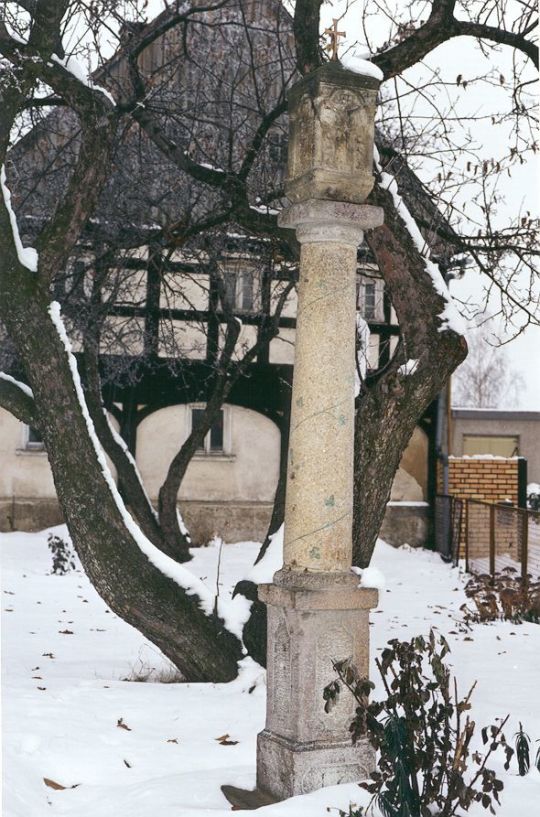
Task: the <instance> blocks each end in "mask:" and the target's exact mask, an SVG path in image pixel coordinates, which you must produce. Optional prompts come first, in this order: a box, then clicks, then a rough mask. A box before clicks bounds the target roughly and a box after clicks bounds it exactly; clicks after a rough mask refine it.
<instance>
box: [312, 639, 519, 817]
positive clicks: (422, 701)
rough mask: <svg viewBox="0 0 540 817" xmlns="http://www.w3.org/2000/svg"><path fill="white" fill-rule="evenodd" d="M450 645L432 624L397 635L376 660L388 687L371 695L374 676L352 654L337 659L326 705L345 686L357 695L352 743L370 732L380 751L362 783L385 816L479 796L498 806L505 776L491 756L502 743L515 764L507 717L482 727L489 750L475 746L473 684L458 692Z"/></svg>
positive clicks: (444, 808)
mask: <svg viewBox="0 0 540 817" xmlns="http://www.w3.org/2000/svg"><path fill="white" fill-rule="evenodd" d="M448 652H449V646H448V644H447V642H446V640H445V639H444V638H443V637H442V636H437V635H435V633H434V632H433V631H431V633H430V635H429V638H428V639H424V638H423V637H422V636H419V637H417V638H413V639H412V640H411V641H398V640H397V639H394V640H392V641H390V642H389V644H388V647H387V648H386V649H385V650H383V652H382V655H381V658H380V660H377V667H378V669H379V672H380V674H381V678H382V680H383V684H384V688H385V690H386V698H384V699H383V700H381V701H370V700H369V697H368V696H369V694H370V692H371V690H372V689H373V688H374V684H373V683H372V682H371V681H369V680H368V679H367V678H362V677H359V675H358V672H357V670H356V668H355V667H354V666H353V665H352V664H351V662H350V660H345V661H340V662H338V663H336V664H334V669H335V671H336V673H337V676H338V680H337V681H333V682H332V683H331V684H329V685H328V686H327V687H326V688H325V691H324V698H325V700H326V707H325V708H326V710H327V711H328V710H329V709H330V708H331V706H332V704H333V702H334V701H335V700H336V698H337V696H338V695H339V694H340V691H341V689H342V687H346V688H348V689H349V690H350V691H351V692H352V694H353V695H354V697H355V699H356V703H357V704H358V706H357V708H356V715H355V717H354V719H353V721H352V723H351V724H350V727H349V728H350V732H351V736H352V740H353V743H355V742H356V741H357V740H358V739H359V738H361V737H367V738H368V739H369V740H370V742H371V743H372V745H373V746H374V747H375V748H376V749H377V750H378V751H379V763H378V768H377V770H376V771H374V772H373V773H372V775H371V781H368V782H365V783H361V784H360V785H361V786H363V788H365V789H367V791H368V792H370V793H371V794H372V795H373V799H374V800H375V801H376V803H377V806H378V808H379V809H380V811H381V813H382V814H383V815H384V817H434V815H438V817H452V816H453V815H455V814H456V813H457V810H458V809H463V810H465V811H467V810H468V809H469V807H470V806H471V805H472V804H473V803H475V802H477V803H481V804H482V806H483V807H484V808H485V809H489V811H490V812H491V813H492V814H494V813H495V811H494V808H493V803H494V802H496V803H499V794H500V792H501V791H502V789H503V783H502V781H501V780H499V778H497V776H496V774H495V772H494V771H493V770H492V769H489V768H488V767H487V761H488V759H489V757H490V756H491V755H492V754H493V753H494V752H496V751H498V750H499V749H501V750H502V751H503V753H504V754H505V768H506V769H508V768H509V764H510V759H511V757H512V755H513V750H512V749H511V748H510V747H509V746H508V745H507V742H506V739H505V736H504V734H503V731H502V730H503V727H504V725H505V723H506V721H507V720H508V717H506V718H505V719H504V720H503V721H502V722H501V723H499V724H498V725H493V726H488V727H484V728H483V729H482V730H481V736H482V741H483V744H484V747H485V751H484V752H480V751H473V750H472V749H471V741H472V738H473V735H474V732H475V722H474V721H473V720H471V718H470V717H469V715H467V714H466V713H467V712H468V711H469V710H470V708H471V705H470V698H471V695H472V692H473V689H474V686H473V688H472V689H471V690H470V691H469V694H468V695H467V696H466V697H465V698H463V699H459V697H458V693H457V687H456V683H455V681H454V682H453V683H452V681H451V677H450V671H449V669H448V668H447V666H446V665H445V663H444V659H445V657H446V655H447V654H448Z"/></svg>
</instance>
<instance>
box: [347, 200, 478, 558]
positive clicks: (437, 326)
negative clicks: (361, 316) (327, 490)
mask: <svg viewBox="0 0 540 817" xmlns="http://www.w3.org/2000/svg"><path fill="white" fill-rule="evenodd" d="M368 203H369V204H374V205H376V206H379V207H383V209H384V213H385V223H384V224H383V226H382V227H378V228H377V229H376V230H372V231H370V232H369V233H367V235H366V239H367V242H368V245H369V247H370V249H371V251H372V253H373V255H374V256H375V260H376V262H377V266H378V268H379V269H380V271H381V274H382V276H383V278H384V281H385V285H386V287H387V288H388V291H389V294H390V297H391V300H392V303H393V306H394V309H395V310H396V314H397V318H398V322H399V327H400V335H401V339H400V342H399V347H398V349H397V351H396V354H395V355H394V358H393V360H392V361H391V363H390V365H389V367H388V368H387V369H386V370H385V371H384V372H383V373H382V374H381V375H380V377H379V378H378V379H376V381H375V382H374V383H372V384H370V385H369V386H366V385H365V384H364V386H363V388H362V391H361V393H360V397H359V407H358V411H357V414H356V440H355V468H354V474H355V476H354V480H355V484H354V490H355V501H354V520H353V564H355V565H358V566H359V567H365V566H366V565H368V564H369V561H370V559H371V555H372V553H373V548H374V547H375V542H376V540H377V536H378V533H379V530H380V527H381V524H382V520H383V518H384V513H385V510H386V503H387V502H388V499H389V497H390V491H391V488H392V482H393V479H394V476H395V473H396V471H397V469H398V467H399V462H400V459H401V455H402V454H403V452H404V450H405V448H406V447H407V444H408V442H409V440H410V438H411V436H412V433H413V431H414V429H415V426H416V424H417V422H418V420H419V418H420V417H421V416H422V414H423V413H424V412H425V411H426V409H427V408H428V406H429V405H430V403H431V402H432V401H433V400H434V399H435V398H436V396H437V395H438V394H439V392H440V391H441V390H442V389H443V388H444V386H445V384H446V383H447V381H448V378H449V377H450V375H451V374H452V372H453V371H454V369H455V368H456V367H457V366H458V365H459V364H460V363H461V361H462V360H464V358H465V356H466V354H467V344H466V342H465V339H464V338H463V337H462V336H461V335H459V334H458V333H457V332H455V331H453V330H452V329H451V328H449V327H446V326H443V319H442V317H441V314H442V313H443V311H444V309H445V307H446V301H445V299H444V298H443V297H442V296H441V295H440V293H439V292H438V291H437V290H436V288H435V285H434V281H433V279H432V278H431V275H430V273H429V272H428V270H427V267H426V260H425V258H424V257H423V256H422V255H421V254H420V252H419V250H418V249H417V247H416V245H415V244H414V241H413V239H412V237H411V234H410V232H409V230H408V228H407V226H406V224H405V222H404V221H403V218H402V216H401V214H400V213H399V211H398V210H397V209H396V207H395V205H394V202H393V199H392V195H391V193H390V192H389V191H388V190H386V189H384V188H382V187H381V186H380V185H379V184H376V185H375V187H374V189H373V191H372V193H371V194H370V196H369V197H368ZM436 274H438V273H436ZM405 351H406V353H405ZM411 359H414V360H416V361H417V365H416V369H415V371H414V373H412V374H408V375H406V374H403V373H401V372H400V366H401V365H402V364H404V363H405V362H406V361H407V360H411Z"/></svg>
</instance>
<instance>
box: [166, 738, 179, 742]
mask: <svg viewBox="0 0 540 817" xmlns="http://www.w3.org/2000/svg"><path fill="white" fill-rule="evenodd" d="M167 743H178V738H169V740H168V741H167Z"/></svg>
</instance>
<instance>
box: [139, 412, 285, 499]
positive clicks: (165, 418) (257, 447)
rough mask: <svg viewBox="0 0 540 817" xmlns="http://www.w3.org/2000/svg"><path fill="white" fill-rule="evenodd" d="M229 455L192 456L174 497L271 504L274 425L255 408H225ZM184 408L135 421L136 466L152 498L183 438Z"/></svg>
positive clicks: (276, 468)
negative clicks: (136, 424)
mask: <svg viewBox="0 0 540 817" xmlns="http://www.w3.org/2000/svg"><path fill="white" fill-rule="evenodd" d="M227 410H228V411H229V421H230V435H231V437H230V444H231V445H230V454H229V455H216V454H214V455H210V456H204V455H201V456H199V455H197V456H196V457H195V458H194V459H193V460H192V462H191V463H190V465H189V468H188V471H187V474H186V477H185V479H184V481H183V484H182V487H181V491H180V499H184V500H203V501H208V502H212V501H219V502H230V501H239V502H272V500H273V498H274V494H275V490H276V485H277V480H278V475H279V444H280V435H279V430H278V428H277V426H275V425H274V423H272V422H271V420H268V419H267V418H266V417H263V416H262V415H261V414H258V413H257V412H255V411H250V410H248V409H244V408H240V407H238V406H227ZM188 412H189V408H188V407H187V406H170V407H168V408H164V409H160V410H159V411H157V412H154V413H153V414H151V415H150V416H149V417H147V418H146V419H145V420H143V422H142V423H141V424H140V426H139V428H138V432H137V464H138V466H139V469H140V471H141V475H142V478H143V481H144V484H145V486H146V489H147V491H148V493H149V494H150V496H151V497H152V498H154V499H155V498H156V497H157V494H158V491H159V488H160V486H161V485H162V483H163V480H164V479H165V476H166V473H167V469H168V467H169V464H170V462H171V460H172V458H173V456H174V455H175V454H176V452H177V451H178V449H179V447H180V445H181V444H182V442H183V441H184V440H185V438H186V437H187V434H188V431H189V414H188Z"/></svg>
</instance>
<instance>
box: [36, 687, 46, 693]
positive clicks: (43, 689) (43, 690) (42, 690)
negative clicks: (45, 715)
mask: <svg viewBox="0 0 540 817" xmlns="http://www.w3.org/2000/svg"><path fill="white" fill-rule="evenodd" d="M38 689H39V690H41V692H45V690H46V689H47V687H38Z"/></svg>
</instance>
